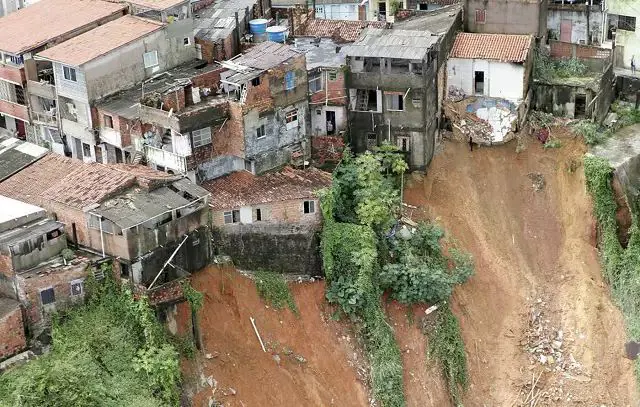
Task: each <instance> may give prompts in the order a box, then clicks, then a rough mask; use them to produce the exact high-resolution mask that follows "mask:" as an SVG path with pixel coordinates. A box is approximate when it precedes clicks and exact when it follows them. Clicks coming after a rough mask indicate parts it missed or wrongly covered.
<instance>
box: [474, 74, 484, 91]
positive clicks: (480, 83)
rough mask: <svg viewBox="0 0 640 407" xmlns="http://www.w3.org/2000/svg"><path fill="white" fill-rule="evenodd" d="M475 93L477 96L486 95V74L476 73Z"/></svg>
mask: <svg viewBox="0 0 640 407" xmlns="http://www.w3.org/2000/svg"><path fill="white" fill-rule="evenodd" d="M473 78H474V79H473V84H474V86H473V91H474V93H475V94H476V95H484V72H483V71H475V72H474V75H473Z"/></svg>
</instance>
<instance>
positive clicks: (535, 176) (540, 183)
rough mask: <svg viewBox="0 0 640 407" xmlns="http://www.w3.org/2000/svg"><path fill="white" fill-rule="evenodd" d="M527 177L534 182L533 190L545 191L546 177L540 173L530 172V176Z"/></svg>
mask: <svg viewBox="0 0 640 407" xmlns="http://www.w3.org/2000/svg"><path fill="white" fill-rule="evenodd" d="M527 176H528V177H529V179H530V180H531V181H533V189H534V190H535V191H536V192H538V191H541V190H542V189H544V186H545V185H546V181H545V180H544V175H542V174H540V173H539V172H530V173H529V174H527Z"/></svg>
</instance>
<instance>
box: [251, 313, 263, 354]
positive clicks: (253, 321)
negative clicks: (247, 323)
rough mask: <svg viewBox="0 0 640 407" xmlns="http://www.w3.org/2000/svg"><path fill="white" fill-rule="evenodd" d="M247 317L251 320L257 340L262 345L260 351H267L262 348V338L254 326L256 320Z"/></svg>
mask: <svg viewBox="0 0 640 407" xmlns="http://www.w3.org/2000/svg"><path fill="white" fill-rule="evenodd" d="M249 319H250V320H251V325H253V330H254V331H255V333H256V336H257V337H258V340H259V341H260V346H261V347H262V351H263V352H265V353H266V352H267V350H266V349H265V348H264V343H262V338H261V337H260V334H259V333H258V328H256V320H255V319H253V317H249Z"/></svg>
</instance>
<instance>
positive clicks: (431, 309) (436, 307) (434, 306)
mask: <svg viewBox="0 0 640 407" xmlns="http://www.w3.org/2000/svg"><path fill="white" fill-rule="evenodd" d="M437 309H438V306H437V305H432V306H430V307H429V308H427V309H426V310H425V311H424V313H425V314H426V315H429V314H431V313H432V312H433V311H435V310H437Z"/></svg>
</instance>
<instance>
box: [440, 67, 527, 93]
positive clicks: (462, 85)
mask: <svg viewBox="0 0 640 407" xmlns="http://www.w3.org/2000/svg"><path fill="white" fill-rule="evenodd" d="M476 71H482V72H484V93H483V94H482V96H489V97H496V98H502V99H507V100H510V101H513V102H517V101H520V100H522V99H523V98H524V93H525V90H526V85H525V67H524V65H522V64H513V63H507V62H499V61H493V60H485V59H460V58H450V59H449V61H448V62H447V85H448V86H449V88H450V89H451V87H455V88H457V89H461V90H462V91H463V92H464V94H465V95H468V96H472V95H475V94H476V93H475V90H474V78H475V72H476Z"/></svg>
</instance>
